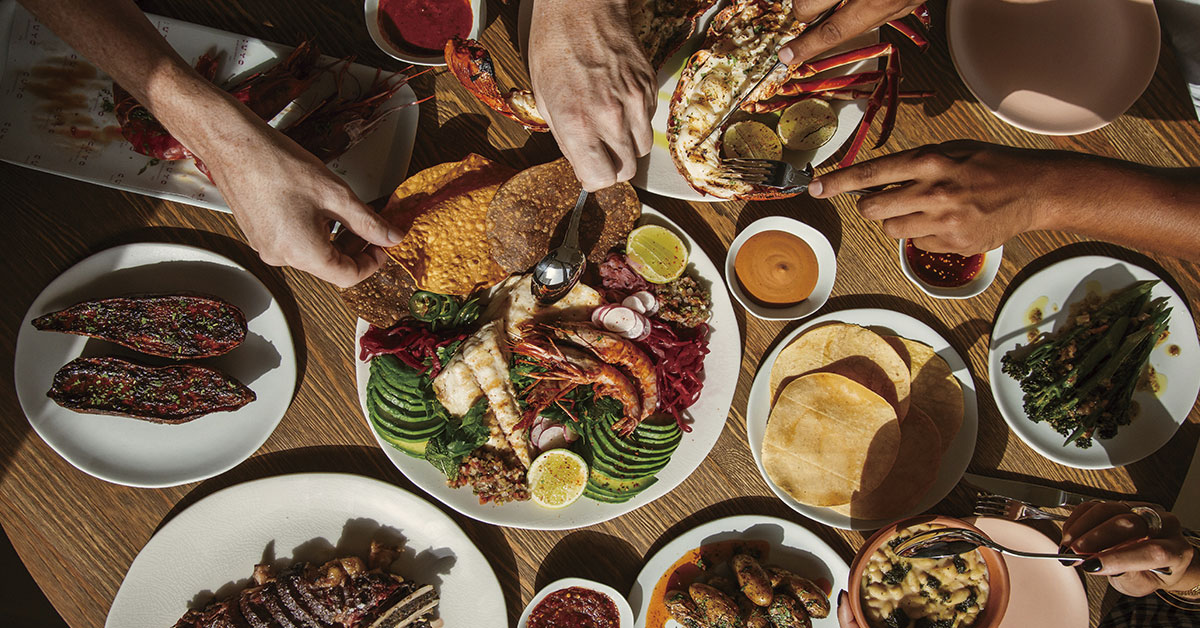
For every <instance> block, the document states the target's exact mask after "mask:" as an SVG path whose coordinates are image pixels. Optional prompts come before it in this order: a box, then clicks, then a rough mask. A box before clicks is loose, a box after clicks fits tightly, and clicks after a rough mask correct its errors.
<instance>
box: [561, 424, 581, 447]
mask: <svg viewBox="0 0 1200 628" xmlns="http://www.w3.org/2000/svg"><path fill="white" fill-rule="evenodd" d="M563 434H565V435H566V437H567V442H568V443H573V442H575V441H577V440H579V432H576V431H575V430H574V429H572V428H571V426H570V425H566V424H565V425H563Z"/></svg>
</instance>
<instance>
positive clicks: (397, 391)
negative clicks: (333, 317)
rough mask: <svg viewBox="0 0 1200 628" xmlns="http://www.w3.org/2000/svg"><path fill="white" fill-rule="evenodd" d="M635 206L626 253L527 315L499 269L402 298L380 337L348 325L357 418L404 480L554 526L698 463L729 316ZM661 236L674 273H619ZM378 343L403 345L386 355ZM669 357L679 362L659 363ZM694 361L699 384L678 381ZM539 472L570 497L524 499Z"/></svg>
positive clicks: (689, 244) (720, 401)
mask: <svg viewBox="0 0 1200 628" xmlns="http://www.w3.org/2000/svg"><path fill="white" fill-rule="evenodd" d="M576 185H577V184H576ZM576 189H577V188H576ZM505 194H506V192H505V191H504V189H503V188H502V189H501V192H500V193H499V194H498V197H502V196H504V195H505ZM641 211H642V215H641V218H640V219H638V223H637V224H638V225H639V226H640V227H646V226H648V225H656V226H658V227H661V228H662V229H657V228H650V229H642V230H641V231H638V229H635V230H634V232H633V233H635V238H634V240H633V242H634V246H633V248H627V250H626V251H625V254H621V255H616V257H615V258H613V257H611V256H610V258H609V259H605V261H604V262H603V263H601V264H598V265H597V266H598V268H599V269H600V270H599V278H598V279H589V280H586V281H585V282H584V283H583V284H581V285H580V286H577V287H576V288H575V290H573V291H572V293H571V294H569V295H568V296H567V297H566V298H565V299H564V300H563V301H561V302H559V303H558V304H556V305H555V306H551V308H539V307H538V306H535V305H534V303H533V300H532V295H531V294H530V293H529V281H530V278H529V276H528V275H526V274H524V273H522V272H515V274H513V275H512V276H510V277H509V278H508V279H507V280H505V281H504V282H503V283H501V284H499V285H498V286H497V287H496V288H494V289H493V290H490V291H486V292H485V293H481V294H478V295H474V296H471V297H470V298H467V297H451V296H449V295H429V294H428V293H424V292H417V293H415V294H414V296H413V297H412V299H411V300H410V304H409V315H410V317H409V318H406V319H404V320H403V321H402V322H401V323H400V324H399V325H398V326H395V327H392V328H390V329H387V330H382V329H379V328H375V327H372V326H370V325H369V324H368V323H367V322H366V321H363V320H360V321H359V325H358V339H359V342H358V343H357V346H356V350H361V353H359V357H360V359H359V361H358V367H357V369H358V386H359V398H360V401H361V402H362V407H363V414H364V416H365V417H366V418H367V420H368V423H369V424H370V425H371V426H372V429H373V431H374V432H375V435H376V438H377V439H378V440H379V443H380V446H381V447H382V448H383V450H384V451H385V452H386V453H387V455H388V457H389V458H390V459H391V460H392V462H393V463H394V464H395V465H396V466H397V468H399V469H400V470H401V471H402V472H404V474H405V475H406V476H407V477H408V478H409V479H410V480H412V481H413V482H414V483H416V484H417V485H418V486H420V487H421V488H422V489H424V490H425V491H427V492H429V493H430V494H431V495H433V496H434V497H435V498H436V499H438V500H440V501H442V502H444V503H445V504H447V505H449V506H450V507H452V508H454V509H455V510H458V511H459V512H461V513H463V514H465V515H467V516H470V517H473V518H475V519H478V520H480V521H484V522H488V523H493V524H498V525H506V526H513V527H521V528H532V529H563V528H577V527H582V526H586V525H591V524H593V523H598V522H601V521H606V520H608V519H611V518H613V517H616V516H619V515H621V514H624V513H626V512H629V511H631V510H633V509H635V508H637V507H639V506H641V505H643V504H646V503H648V502H650V501H652V500H654V499H656V498H658V497H660V496H661V495H663V494H665V493H666V492H667V491H669V490H671V489H672V488H674V487H675V486H676V485H677V484H679V483H680V482H682V481H683V479H685V478H686V477H687V476H688V475H690V474H691V472H692V471H693V470H695V468H696V467H697V466H699V464H700V462H701V461H703V459H704V457H705V456H706V455H707V454H708V451H709V450H710V449H711V448H712V446H713V444H714V443H715V442H716V439H717V437H718V435H719V434H720V432H721V430H722V429H723V427H724V424H725V419H726V417H727V415H728V411H729V405H730V402H731V399H732V394H733V387H734V382H735V381H736V373H737V369H738V360H735V359H733V357H732V356H737V355H740V352H741V348H740V341H739V338H738V334H737V327H736V325H737V323H736V321H735V319H734V316H733V309H732V305H731V304H730V301H729V296H728V293H727V292H726V291H725V287H724V283H723V282H721V281H720V276H719V274H718V272H717V269H716V267H715V266H713V264H712V262H711V261H710V260H709V259H708V258H707V256H706V255H705V254H704V252H703V250H702V249H700V247H699V245H698V244H697V243H696V242H695V241H694V240H693V239H692V238H690V237H689V236H688V235H687V234H686V233H685V232H684V231H683V230H682V229H681V228H680V227H679V226H678V225H675V224H674V223H672V222H671V221H669V220H668V219H666V218H665V217H663V216H662V215H660V214H658V213H657V212H654V211H653V210H651V209H649V208H645V207H642V208H641ZM664 232H667V233H670V234H674V236H668V237H667V239H668V240H669V239H670V237H677V241H679V242H681V243H682V244H683V245H684V247H685V248H686V249H687V251H689V252H690V256H689V258H688V263H687V266H686V268H683V269H682V271H681V272H682V273H683V274H682V275H680V276H678V277H679V278H677V279H670V278H671V277H672V274H673V273H674V271H673V270H672V269H671V268H668V266H669V265H668V266H664V265H658V266H656V268H657V271H660V272H661V273H662V274H661V275H654V272H655V271H654V270H645V269H644V272H647V273H649V274H651V276H656V277H657V278H658V279H661V280H663V281H664V283H661V284H653V285H651V284H650V283H648V282H646V281H645V280H644V279H642V278H641V275H639V274H637V272H636V271H634V270H632V268H633V267H636V266H637V265H638V264H640V263H642V262H640V261H639V259H641V258H640V256H639V254H640V253H644V252H645V251H643V247H649V248H651V249H653V248H654V247H655V246H658V243H659V240H658V238H660V237H664V236H663V233H664ZM638 233H641V234H643V236H637V234H638ZM621 242H622V243H625V242H626V239H625V238H624V237H622V238H621ZM537 246H543V245H537ZM535 248H536V247H535ZM510 250H511V249H510ZM531 250H532V249H531ZM537 257H538V256H537V255H534V256H533V258H532V259H534V260H535V261H536V259H537ZM602 259H604V258H602ZM514 263H515V262H514ZM522 263H524V262H522ZM649 263H651V264H654V263H656V262H649ZM517 266H519V264H518V265H516V266H514V268H515V267H517ZM675 270H680V269H678V268H676V269H675ZM668 279H670V281H667V280H668ZM589 283H590V284H592V285H588V284H589ZM635 293H636V294H637V295H638V296H635ZM643 293H645V294H643ZM695 295H704V298H707V299H711V315H708V313H707V309H705V308H698V309H693V308H694V307H695V304H697V303H699V301H696V300H695V299H696V298H697V296H695ZM639 296H640V297H642V298H644V299H645V300H646V301H645V302H642V301H639V300H638V297H639ZM635 301H638V302H637V303H635ZM647 306H648V307H647ZM638 308H641V309H638ZM656 309H657V310H659V311H655V310H656ZM464 311H466V312H467V313H468V315H467V316H465V317H464V316H463V315H462V313H463V312H464ZM673 334H677V339H671V335H673ZM698 334H707V343H706V346H707V350H708V353H715V354H717V355H723V356H730V357H728V358H723V359H720V360H713V359H705V357H704V352H703V351H701V352H699V353H695V351H696V350H695V349H689V348H688V347H692V346H700V345H697V344H696V342H695V341H693V340H690V338H691V337H692V336H696V337H697V338H699V337H700V336H698ZM664 343H666V344H664ZM672 343H674V344H672ZM701 344H704V343H701ZM668 345H670V347H668ZM388 346H392V347H419V349H414V350H411V351H409V350H404V351H393V352H392V353H391V354H388V349H387V347H388ZM656 348H657V349H656ZM656 350H661V351H662V354H658V353H656ZM675 354H678V355H675ZM689 356H690V357H689ZM364 358H365V359H364ZM435 358H436V361H435ZM684 359H686V360H692V362H688V363H684V362H679V363H678V364H676V362H673V361H672V360H684ZM701 364H702V367H700V365H701ZM698 368H703V371H702V374H700V379H699V380H696V381H693V382H688V381H687V379H686V377H681V376H680V373H684V372H696V373H701V372H700V371H698V370H697V369H698ZM697 393H698V397H695V395H696V394H697ZM673 414H678V416H679V423H678V424H677V423H676V420H675V419H674V418H673V416H672V415H673ZM568 428H571V429H568ZM681 428H682V429H681ZM555 474H557V476H558V477H563V478H566V477H568V476H569V477H572V478H577V479H576V480H572V481H573V482H578V483H579V484H576V485H575V486H576V487H579V486H582V495H581V496H580V493H578V492H576V493H575V494H574V496H571V495H567V496H566V497H562V498H561V499H560V496H558V495H556V494H554V493H546V494H543V493H542V492H540V491H538V490H537V486H538V485H539V483H540V482H541V481H542V480H541V479H540V478H544V477H549V476H552V475H555ZM575 496H578V499H575Z"/></svg>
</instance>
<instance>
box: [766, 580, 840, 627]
mask: <svg viewBox="0 0 1200 628" xmlns="http://www.w3.org/2000/svg"><path fill="white" fill-rule="evenodd" d="M767 575H768V577H769V578H770V581H771V585H772V586H773V587H775V588H777V589H780V590H781V591H783V592H784V593H787V594H788V595H791V596H792V597H794V598H796V599H797V600H799V601H800V603H801V604H803V605H804V610H806V611H808V614H809V616H811V617H815V618H817V619H821V618H822V617H828V616H829V597H828V596H826V595H825V591H823V590H822V589H821V587H819V586H817V583H815V582H813V581H812V580H809V579H808V578H805V577H803V576H797V575H796V574H794V573H792V572H790V571H788V570H786V569H781V568H779V567H770V568H768V569H767Z"/></svg>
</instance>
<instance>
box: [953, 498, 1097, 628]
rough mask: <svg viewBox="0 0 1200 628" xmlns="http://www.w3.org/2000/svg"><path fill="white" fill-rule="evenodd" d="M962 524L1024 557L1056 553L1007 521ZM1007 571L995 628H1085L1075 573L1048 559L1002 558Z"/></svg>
mask: <svg viewBox="0 0 1200 628" xmlns="http://www.w3.org/2000/svg"><path fill="white" fill-rule="evenodd" d="M966 522H967V523H970V524H973V525H974V526H975V527H977V528H979V529H980V530H983V532H984V534H987V535H988V537H989V538H991V539H992V540H993V541H995V542H997V543H999V544H1001V545H1003V546H1005V547H1011V548H1013V549H1017V550H1024V551H1026V552H1043V553H1047V554H1057V553H1058V544H1057V543H1055V542H1054V541H1052V540H1051V539H1050V538H1049V537H1047V536H1046V535H1044V534H1042V533H1041V532H1038V531H1037V530H1035V529H1033V528H1031V527H1029V526H1027V525H1024V524H1021V523H1017V522H1016V521H1008V520H1007V519H996V518H994V517H971V518H968V519H966ZM1001 560H1003V561H1004V564H1005V565H1006V566H1007V567H1008V582H1009V593H1008V610H1006V611H1005V612H1004V619H1003V620H1002V621H1001V622H1000V626H999V628H1087V625H1088V621H1089V618H1088V599H1087V592H1086V591H1084V590H1083V582H1082V581H1081V580H1080V579H1079V572H1077V571H1076V570H1075V569H1074V568H1072V567H1063V566H1062V565H1059V564H1057V563H1055V562H1054V561H1049V560H1022V559H1020V558H1010V557H1007V556H1005V557H1003V558H1002V559H1001Z"/></svg>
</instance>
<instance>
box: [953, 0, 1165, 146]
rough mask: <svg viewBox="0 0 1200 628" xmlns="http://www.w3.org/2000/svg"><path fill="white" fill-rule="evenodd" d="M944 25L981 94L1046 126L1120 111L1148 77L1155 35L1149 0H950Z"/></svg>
mask: <svg viewBox="0 0 1200 628" xmlns="http://www.w3.org/2000/svg"><path fill="white" fill-rule="evenodd" d="M946 34H947V37H948V39H949V43H950V56H951V58H952V59H953V60H954V67H955V69H956V70H958V74H959V76H961V77H962V79H963V83H965V84H966V86H967V88H968V89H970V90H971V93H972V94H974V95H975V97H976V98H977V99H978V100H979V102H980V103H982V104H983V106H985V107H987V108H988V110H989V111H991V112H992V113H993V114H995V115H996V117H998V118H1000V119H1001V120H1004V121H1005V122H1007V123H1009V124H1011V125H1013V126H1015V127H1018V128H1021V129H1025V130H1026V131H1032V132H1034V133H1043V134H1046V135H1074V134H1076V133H1087V132H1088V131H1094V130H1096V129H1098V128H1100V127H1102V126H1104V125H1106V124H1108V123H1109V122H1112V121H1113V120H1116V119H1117V118H1118V117H1120V115H1121V114H1123V113H1125V111H1126V110H1127V109H1129V107H1130V106H1131V105H1133V103H1134V102H1136V101H1137V99H1138V98H1139V97H1141V95H1142V92H1143V91H1145V90H1146V86H1147V85H1149V84H1150V79H1151V78H1153V76H1154V71H1155V69H1156V68H1157V66H1158V52H1159V45H1160V43H1159V42H1160V37H1161V35H1160V34H1159V28H1158V14H1157V13H1155V11H1154V2H1153V0H1055V1H1054V2H1046V1H1044V0H1007V1H1005V2H996V1H994V0H952V1H951V2H950V6H949V15H948V16H947V23H946Z"/></svg>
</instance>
